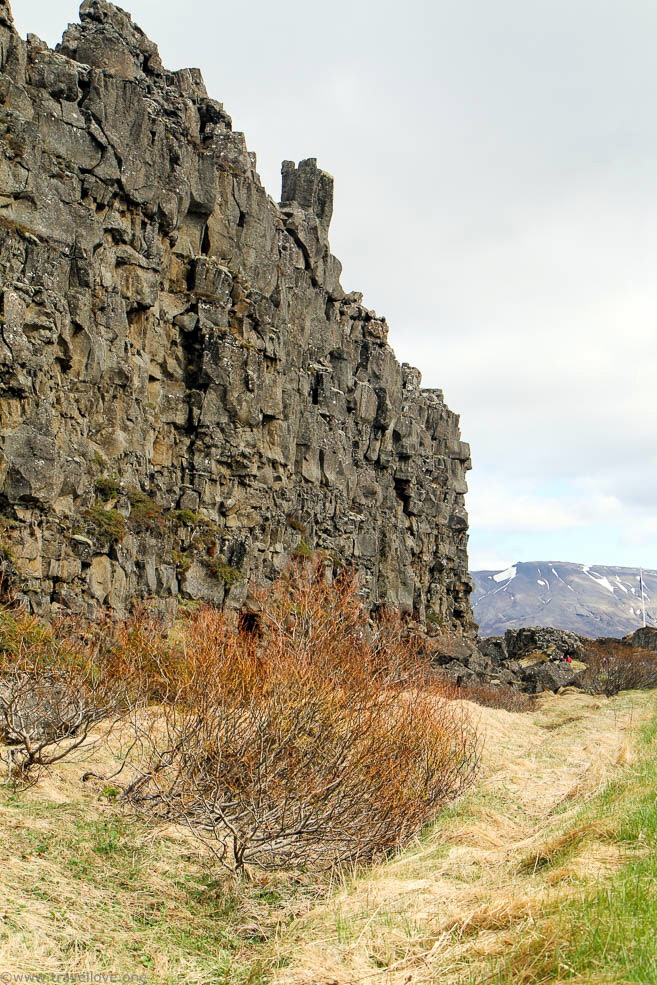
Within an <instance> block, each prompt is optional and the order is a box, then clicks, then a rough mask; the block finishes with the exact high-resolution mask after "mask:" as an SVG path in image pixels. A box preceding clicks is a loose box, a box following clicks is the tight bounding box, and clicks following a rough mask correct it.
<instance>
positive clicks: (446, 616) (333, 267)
mask: <svg viewBox="0 0 657 985" xmlns="http://www.w3.org/2000/svg"><path fill="white" fill-rule="evenodd" d="M80 13H81V23H80V24H76V25H72V26H70V27H69V28H68V30H67V31H66V33H65V35H64V38H63V41H62V44H61V45H60V46H59V48H58V50H57V51H56V52H52V51H50V50H49V49H48V48H47V46H46V45H45V44H44V43H43V42H41V41H39V39H38V38H35V37H33V36H32V37H30V39H29V41H28V42H24V41H22V40H21V39H20V38H19V37H18V35H17V34H16V32H15V30H14V28H13V22H12V20H11V12H10V10H9V6H8V5H7V3H6V2H3V0H0V69H1V71H0V204H1V206H2V209H1V211H0V288H1V289H2V296H3V302H2V313H1V317H0V393H1V396H2V401H1V402H0V499H1V503H0V505H1V511H0V512H1V513H2V516H0V524H1V523H2V522H4V520H6V521H7V529H6V530H2V531H0V532H2V535H3V540H6V541H8V542H9V543H10V544H11V545H12V552H13V554H14V556H15V557H16V562H15V563H16V567H17V569H18V576H19V577H20V578H21V579H22V580H23V581H25V580H27V579H29V591H26V598H27V599H28V600H29V601H30V604H32V605H33V607H34V608H36V609H38V611H46V610H47V609H48V608H49V607H50V606H52V607H53V608H55V609H59V608H60V607H68V608H72V609H74V610H75V611H79V612H93V610H94V607H99V606H101V605H102V606H110V607H111V608H113V609H114V610H116V611H117V612H119V613H120V612H122V611H125V610H127V609H128V608H129V607H130V605H131V603H132V602H133V601H135V600H138V599H149V600H150V604H151V605H152V606H153V608H154V610H157V611H161V612H163V613H165V614H168V615H170V614H171V613H172V612H173V611H174V610H175V604H176V599H177V596H178V593H179V592H180V593H181V594H183V595H184V596H186V597H189V598H200V599H204V600H206V601H211V602H216V603H218V604H219V603H221V602H222V601H223V600H224V598H227V599H228V601H229V604H231V605H233V604H235V605H237V604H240V603H241V601H242V600H243V599H244V598H245V597H246V594H247V586H248V583H249V580H250V578H251V577H253V578H254V579H256V580H259V581H265V582H266V581H268V580H271V579H273V578H274V577H276V576H277V574H278V573H279V572H280V571H281V570H283V568H284V567H285V565H286V564H287V563H288V561H289V559H290V558H291V557H293V556H294V555H295V553H298V552H300V553H302V554H303V553H306V552H307V551H308V550H313V549H319V550H322V551H325V552H326V553H327V555H328V556H330V557H332V558H333V559H334V560H335V562H336V563H337V564H341V563H344V562H352V561H354V562H355V563H356V564H357V566H358V567H359V568H360V570H361V571H362V572H363V581H364V588H365V590H366V591H367V592H368V593H369V596H370V598H371V599H372V601H373V602H374V603H384V602H385V603H389V604H393V605H396V606H400V607H402V608H403V609H406V610H407V611H409V612H410V611H413V612H415V614H416V615H417V617H418V618H419V619H420V620H421V621H423V620H424V619H425V617H427V616H430V617H432V618H433V619H434V621H435V622H436V623H439V624H440V625H442V626H444V627H445V629H450V630H457V631H458V632H461V631H464V630H466V631H469V630H470V629H471V628H472V621H471V614H470V609H469V603H468V597H469V592H470V582H469V578H468V575H467V518H466V514H465V510H464V502H463V495H464V492H465V490H466V484H465V473H466V471H467V469H468V468H469V467H470V461H469V448H468V446H467V445H466V444H464V443H463V442H462V441H461V439H460V434H459V426H458V418H457V416H456V415H455V414H453V413H452V412H451V411H450V410H449V409H448V408H447V407H446V405H445V402H444V400H443V395H442V393H441V392H440V391H439V390H422V389H421V386H420V374H419V372H418V371H417V370H414V369H413V368H412V367H409V366H406V365H404V366H400V365H399V363H398V362H397V361H396V359H395V357H394V353H393V352H392V350H391V348H390V347H389V345H388V344H387V325H386V322H385V320H384V319H382V318H379V317H378V316H377V315H376V314H375V313H374V312H372V311H369V310H368V309H366V308H365V307H364V306H363V304H362V296H361V295H358V294H356V293H353V294H350V295H345V292H344V291H343V290H342V288H341V286H340V280H339V278H340V264H339V262H338V261H337V260H336V258H335V257H334V256H333V255H332V254H331V251H330V246H329V241H328V231H329V224H330V220H331V215H332V210H333V179H332V178H331V177H330V176H329V175H327V174H325V173H324V172H323V171H321V170H320V169H319V168H318V167H317V163H316V161H315V160H314V159H312V158H310V159H308V160H306V161H302V162H301V163H300V164H299V165H298V166H296V165H294V164H292V163H290V162H286V163H285V164H284V165H283V193H282V202H281V205H280V207H277V206H276V205H274V203H273V202H272V201H271V199H270V198H269V196H268V195H267V194H266V192H265V190H264V189H263V187H262V185H261V183H260V179H259V177H258V175H257V173H256V171H255V164H254V157H253V155H251V154H250V153H249V152H248V150H247V148H246V144H245V141H244V137H243V135H242V134H236V133H233V131H232V124H231V120H230V117H229V116H228V115H227V114H226V112H225V111H224V109H223V107H222V106H221V104H220V103H217V102H215V101H214V100H211V99H209V98H208V96H207V93H206V91H205V87H204V85H203V81H202V78H201V76H200V73H199V72H198V71H197V70H193V69H192V70H183V71H180V72H173V73H172V72H166V71H165V69H164V67H163V66H162V63H161V61H160V58H159V55H158V52H157V47H156V46H155V44H153V42H151V41H149V39H148V38H146V36H145V35H144V34H143V32H142V31H141V30H140V29H139V28H138V27H137V26H136V25H135V24H133V22H132V20H131V18H130V17H129V15H128V14H127V13H125V12H124V11H122V10H119V9H118V8H117V7H114V6H113V5H112V4H110V3H107V2H106V0H85V2H84V3H83V4H82V7H81V12H80ZM464 659H465V660H466V662H467V663H469V664H473V663H476V662H477V660H478V661H479V664H481V666H483V665H484V664H482V663H481V661H482V658H481V657H478V658H477V657H475V655H474V652H471V651H469V653H468V654H465V655H464ZM484 663H486V661H484Z"/></svg>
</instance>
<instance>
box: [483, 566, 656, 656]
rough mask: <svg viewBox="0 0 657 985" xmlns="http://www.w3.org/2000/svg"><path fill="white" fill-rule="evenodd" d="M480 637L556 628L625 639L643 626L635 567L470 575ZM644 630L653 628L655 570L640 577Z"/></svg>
mask: <svg viewBox="0 0 657 985" xmlns="http://www.w3.org/2000/svg"><path fill="white" fill-rule="evenodd" d="M471 576H472V580H473V582H474V586H475V587H474V592H473V593H472V608H473V611H474V617H475V620H476V621H477V622H478V623H479V633H480V635H481V636H500V635H502V634H503V633H504V632H505V631H506V630H507V629H517V628H518V627H520V626H556V627H557V628H559V629H569V630H571V631H572V632H574V633H581V634H582V635H583V636H592V637H596V636H625V635H626V634H627V633H631V632H633V630H635V629H637V628H638V627H639V626H641V625H642V624H643V611H642V601H641V583H640V570H639V568H610V567H605V566H601V565H587V564H565V563H563V562H560V561H530V562H523V563H519V564H514V565H513V566H512V567H511V568H507V569H506V570H505V571H472V572H471ZM643 587H644V598H645V606H646V620H647V623H648V625H649V626H650V625H652V626H655V625H657V571H646V570H644V572H643Z"/></svg>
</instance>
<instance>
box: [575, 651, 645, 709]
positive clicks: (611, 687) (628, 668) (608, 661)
mask: <svg viewBox="0 0 657 985" xmlns="http://www.w3.org/2000/svg"><path fill="white" fill-rule="evenodd" d="M582 660H583V661H584V663H585V664H586V665H587V670H586V674H585V677H584V684H585V686H586V687H587V688H589V689H590V690H591V691H593V692H595V693H596V694H606V695H607V696H608V697H610V696H611V695H614V694H618V693H619V691H630V690H642V689H644V688H653V687H657V653H653V652H652V651H651V650H643V649H641V648H640V647H632V646H626V645H625V644H624V643H621V642H620V641H616V640H591V641H590V642H587V643H586V644H585V645H584V653H583V656H582Z"/></svg>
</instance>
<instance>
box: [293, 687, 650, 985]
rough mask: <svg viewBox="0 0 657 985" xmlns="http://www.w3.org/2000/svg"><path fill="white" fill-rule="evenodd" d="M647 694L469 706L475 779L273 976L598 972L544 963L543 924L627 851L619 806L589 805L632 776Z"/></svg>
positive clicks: (443, 983)
mask: <svg viewBox="0 0 657 985" xmlns="http://www.w3.org/2000/svg"><path fill="white" fill-rule="evenodd" d="M653 705H654V698H653V697H652V696H650V695H646V694H625V695H621V696H619V697H617V698H614V699H611V700H607V699H604V698H602V699H600V698H597V697H589V696H586V695H580V694H572V695H563V696H559V697H553V696H547V695H546V696H545V697H543V698H542V699H541V701H540V706H539V709H538V710H537V711H536V712H533V713H527V714H521V715H518V714H509V713H507V712H504V711H498V710H494V711H493V710H489V709H476V710H473V713H474V714H475V715H477V716H479V717H480V726H481V729H482V731H483V732H484V734H485V736H486V750H485V774H486V775H485V777H484V779H483V780H482V781H481V782H480V783H479V784H478V786H477V788H476V789H475V790H474V791H473V792H472V793H471V794H470V795H469V796H468V797H467V798H465V799H464V800H462V801H461V802H460V803H459V805H458V806H457V807H456V808H455V809H454V810H453V811H451V812H450V813H449V814H448V815H446V816H445V817H444V818H442V819H441V821H440V822H439V824H438V825H436V827H435V828H434V829H433V831H432V832H431V833H429V834H428V835H426V836H425V838H424V840H423V841H422V843H421V844H420V845H418V846H417V849H416V850H415V851H413V852H407V853H405V854H404V855H403V856H402V857H400V858H399V859H397V860H396V861H394V862H392V863H388V864H386V865H383V866H380V867H379V868H377V869H376V870H374V871H373V872H372V873H370V874H369V875H366V876H365V877H361V878H359V879H355V880H353V881H352V882H351V883H350V884H349V885H347V886H345V887H344V888H343V890H342V891H340V892H338V893H337V894H336V895H335V896H334V897H333V898H332V899H331V900H330V902H328V903H326V904H325V905H323V906H319V907H317V908H315V909H314V910H313V911H312V912H311V913H310V915H309V916H308V917H306V918H304V919H302V920H301V921H299V922H298V923H297V924H296V926H295V927H294V928H293V929H292V930H291V931H288V932H287V933H285V934H284V935H282V937H281V939H280V941H279V965H283V966H284V967H282V968H281V969H280V970H279V971H278V973H277V975H276V978H275V981H276V983H277V985H357V983H359V985H360V983H363V985H402V983H404V985H407V983H413V985H420V983H440V985H449V983H464V982H465V983H475V982H476V983H483V982H486V981H490V982H493V981H494V982H499V983H500V985H502V983H507V985H508V983H511V982H513V983H514V985H517V983H520V982H525V981H526V982H543V981H545V982H556V981H560V980H561V977H562V973H563V975H564V976H565V977H564V980H577V981H590V982H591V983H593V982H598V981H606V980H607V979H603V978H600V977H592V978H585V977H584V978H582V977H576V978H573V975H577V974H579V972H578V971H577V969H572V968H571V969H570V970H569V969H568V967H567V958H566V957H564V958H563V961H562V962H561V964H562V965H563V967H561V968H560V967H559V959H557V964H556V966H555V965H554V962H551V957H550V955H551V954H552V951H554V952H555V953H556V952H557V951H558V948H559V945H558V942H557V943H555V941H554V940H553V939H552V938H553V936H554V934H553V932H552V930H553V928H552V922H554V916H555V914H559V912H560V911H561V910H562V908H563V907H564V905H566V903H567V901H570V900H574V901H577V900H582V899H583V898H584V897H585V896H586V895H587V893H589V891H590V890H591V887H595V886H596V884H600V885H601V886H603V885H605V884H606V881H608V880H609V879H610V877H612V875H613V874H614V873H615V872H617V871H618V870H619V867H620V866H621V864H622V862H623V860H624V858H625V857H626V856H627V850H626V849H627V846H624V845H623V844H622V843H621V842H622V837H620V833H619V824H620V819H619V818H618V817H617V816H615V815H617V813H618V812H617V811H614V810H610V811H609V812H605V810H604V804H599V807H600V809H594V807H592V805H594V804H597V803H598V801H600V792H601V791H602V790H603V789H604V787H605V785H606V784H607V783H608V781H609V780H610V779H611V778H613V777H618V778H620V779H619V782H620V783H621V788H620V789H622V778H623V777H628V776H630V777H631V776H632V765H631V764H632V761H633V759H634V758H635V756H636V753H635V745H636V735H637V730H638V729H639V727H640V725H641V723H642V722H644V721H646V720H648V719H649V718H650V717H651V715H652V714H653ZM653 798H654V793H653ZM621 800H622V796H621ZM607 813H608V816H606V814H607ZM655 886H657V883H654V884H653V887H652V888H653V890H654V888H655ZM604 891H605V890H601V892H603V893H604ZM571 917H572V919H573V924H572V926H573V927H575V926H576V921H575V918H574V916H573V915H572V913H571ZM548 925H549V927H550V928H552V929H548ZM562 936H563V934H562ZM565 936H566V937H567V936H568V929H567V928H566V930H565ZM528 943H529V946H526V945H528ZM561 943H563V941H562V942H561ZM516 952H517V953H516ZM564 953H565V952H564ZM541 954H543V957H544V958H547V962H546V961H543V965H544V966H545V967H546V968H547V971H545V970H542V969H541V967H540V962H539V961H537V955H541ZM516 958H517V960H516ZM514 961H515V963H514ZM593 973H594V974H595V975H598V976H599V974H600V968H599V967H597V970H596V969H594V972H592V974H593ZM546 975H547V977H545V976H546ZM608 980H609V981H610V982H611V981H614V982H620V981H622V980H624V979H620V978H610V979H608ZM627 980H628V981H630V980H631V981H641V979H627ZM648 981H650V982H653V983H654V982H657V975H656V976H655V977H653V978H650V979H646V982H648Z"/></svg>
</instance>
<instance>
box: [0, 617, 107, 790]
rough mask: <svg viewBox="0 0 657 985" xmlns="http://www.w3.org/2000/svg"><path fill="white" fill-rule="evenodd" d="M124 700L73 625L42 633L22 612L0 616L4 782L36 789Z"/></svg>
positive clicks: (93, 647)
mask: <svg viewBox="0 0 657 985" xmlns="http://www.w3.org/2000/svg"><path fill="white" fill-rule="evenodd" d="M125 697H126V695H125V687H124V685H123V683H122V682H121V681H120V680H119V679H118V678H113V677H112V676H111V675H109V674H108V673H107V669H106V665H105V664H104V662H103V660H102V658H101V653H100V649H99V646H98V644H97V642H95V641H93V640H90V639H87V640H85V639H84V637H83V636H81V635H80V634H78V633H76V632H75V627H73V626H72V625H68V626H66V625H65V624H60V625H58V626H55V627H54V628H45V627H44V626H42V625H41V624H40V623H39V621H38V620H37V619H36V618H35V617H33V616H29V615H27V614H25V613H24V612H23V611H21V610H20V609H17V608H4V609H2V610H0V762H2V763H3V764H4V765H5V767H6V771H7V778H8V779H9V780H12V781H16V782H21V783H26V782H34V781H35V780H36V779H38V777H39V775H40V773H41V771H42V770H43V769H44V768H45V767H48V766H52V765H53V764H54V763H57V762H59V761H61V760H62V759H65V758H66V757H69V756H70V755H71V754H72V753H73V752H74V751H75V750H77V749H79V748H80V747H81V746H82V745H83V744H84V743H85V742H86V741H87V739H88V737H89V733H90V730H91V729H92V727H93V726H94V725H96V724H97V723H98V722H101V721H106V720H107V719H108V718H111V717H112V716H116V715H118V714H119V713H120V711H121V710H123V709H124V708H125V706H126V701H125Z"/></svg>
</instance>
